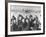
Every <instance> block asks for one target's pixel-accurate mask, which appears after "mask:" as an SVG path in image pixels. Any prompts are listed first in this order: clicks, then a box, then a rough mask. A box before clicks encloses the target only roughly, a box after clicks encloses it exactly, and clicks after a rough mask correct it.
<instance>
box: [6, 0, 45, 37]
mask: <svg viewBox="0 0 46 37" xmlns="http://www.w3.org/2000/svg"><path fill="white" fill-rule="evenodd" d="M8 2H17V3H29V4H43V33H33V34H19V35H8ZM42 34H45V3H44V2H29V1H28V2H27V1H7V0H5V37H8V36H27V35H42Z"/></svg>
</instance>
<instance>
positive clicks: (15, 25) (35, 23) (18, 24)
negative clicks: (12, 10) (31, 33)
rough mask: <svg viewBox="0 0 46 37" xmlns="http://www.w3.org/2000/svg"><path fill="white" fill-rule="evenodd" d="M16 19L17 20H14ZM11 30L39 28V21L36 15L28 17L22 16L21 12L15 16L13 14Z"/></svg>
mask: <svg viewBox="0 0 46 37" xmlns="http://www.w3.org/2000/svg"><path fill="white" fill-rule="evenodd" d="M16 19H17V21H16ZM11 24H12V26H11V31H28V30H41V28H40V26H41V23H40V21H39V19H38V17H37V16H35V18H33V16H32V15H30V16H29V17H27V16H26V17H25V18H24V17H23V16H22V15H21V14H19V16H18V17H17V18H16V17H15V16H14V15H13V16H12V18H11Z"/></svg>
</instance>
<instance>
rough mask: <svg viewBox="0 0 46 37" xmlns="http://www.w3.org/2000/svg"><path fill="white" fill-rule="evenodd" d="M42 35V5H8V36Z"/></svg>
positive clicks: (10, 3)
mask: <svg viewBox="0 0 46 37" xmlns="http://www.w3.org/2000/svg"><path fill="white" fill-rule="evenodd" d="M33 33H43V4H32V3H30V4H29V3H12V2H9V3H8V35H17V34H33Z"/></svg>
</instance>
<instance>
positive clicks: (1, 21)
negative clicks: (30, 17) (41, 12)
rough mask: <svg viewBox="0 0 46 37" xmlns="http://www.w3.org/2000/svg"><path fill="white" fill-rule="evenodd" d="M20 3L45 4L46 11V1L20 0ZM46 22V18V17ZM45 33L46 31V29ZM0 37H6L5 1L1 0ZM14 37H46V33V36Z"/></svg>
mask: <svg viewBox="0 0 46 37" xmlns="http://www.w3.org/2000/svg"><path fill="white" fill-rule="evenodd" d="M19 1H34V2H36V1H37V2H45V9H46V0H19ZM45 14H46V12H45ZM45 16H46V15H45ZM45 22H46V17H45ZM45 26H46V23H45ZM45 31H46V27H45ZM0 37H5V0H0ZM14 37H46V32H45V35H31V36H14Z"/></svg>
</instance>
